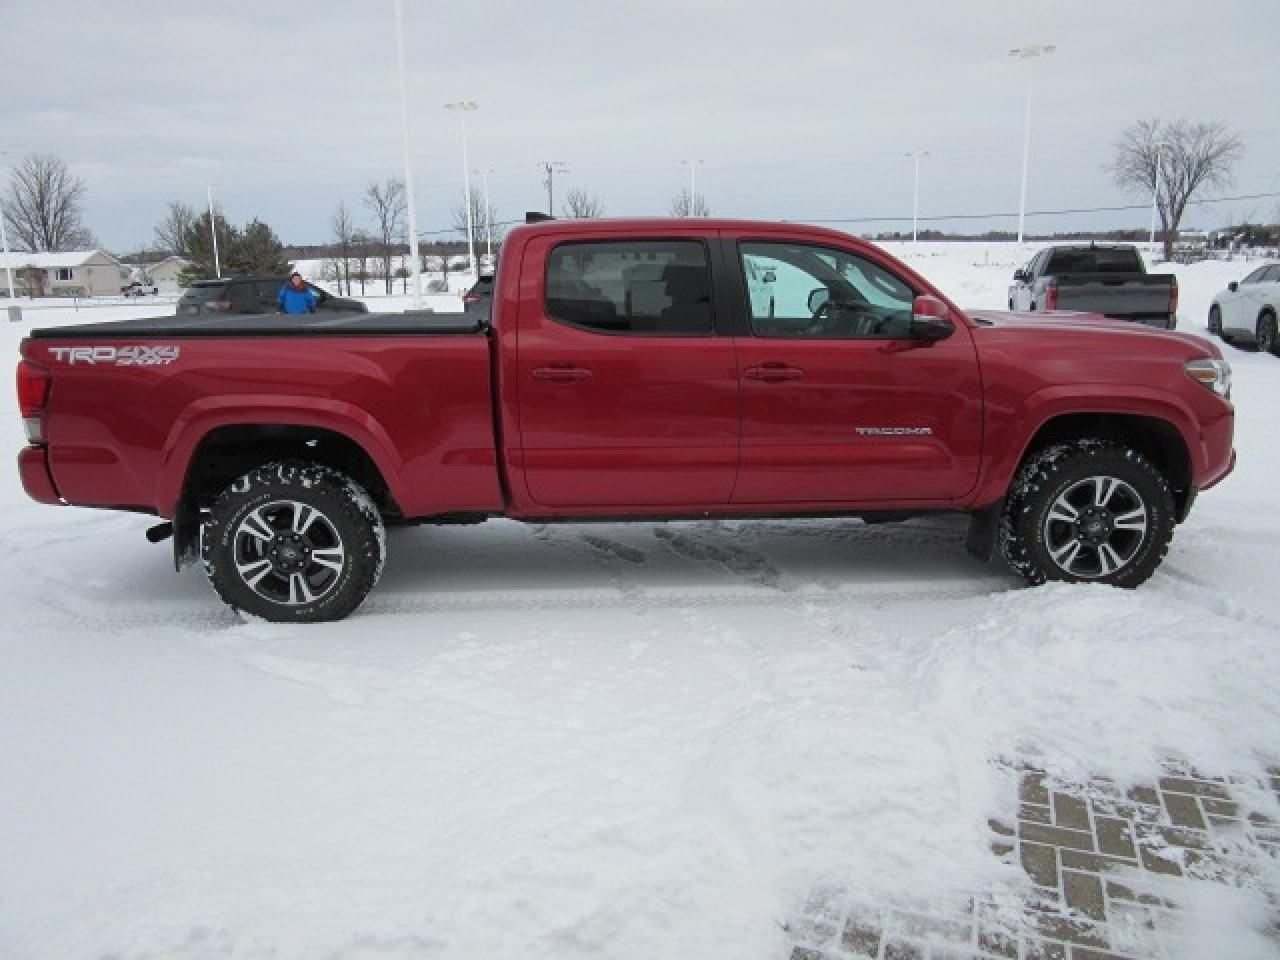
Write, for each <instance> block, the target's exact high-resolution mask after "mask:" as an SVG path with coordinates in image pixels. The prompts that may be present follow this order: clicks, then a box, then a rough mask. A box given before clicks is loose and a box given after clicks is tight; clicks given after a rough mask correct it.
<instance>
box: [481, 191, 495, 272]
mask: <svg viewBox="0 0 1280 960" xmlns="http://www.w3.org/2000/svg"><path fill="white" fill-rule="evenodd" d="M477 172H478V173H479V174H480V179H481V183H482V184H483V185H484V255H485V256H486V257H487V258H488V259H489V269H491V270H492V269H493V205H492V204H491V203H489V174H491V173H494V172H495V171H494V169H493V167H481V168H480V170H478V171H477Z"/></svg>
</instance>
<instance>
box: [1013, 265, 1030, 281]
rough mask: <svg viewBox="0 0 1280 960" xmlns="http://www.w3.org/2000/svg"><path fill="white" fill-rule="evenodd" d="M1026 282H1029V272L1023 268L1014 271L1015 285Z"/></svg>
mask: <svg viewBox="0 0 1280 960" xmlns="http://www.w3.org/2000/svg"><path fill="white" fill-rule="evenodd" d="M1026 280H1027V271H1025V270H1023V269H1022V268H1021V267H1019V268H1018V269H1017V270H1015V271H1013V282H1014V283H1025V282H1026Z"/></svg>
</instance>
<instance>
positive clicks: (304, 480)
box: [200, 462, 386, 623]
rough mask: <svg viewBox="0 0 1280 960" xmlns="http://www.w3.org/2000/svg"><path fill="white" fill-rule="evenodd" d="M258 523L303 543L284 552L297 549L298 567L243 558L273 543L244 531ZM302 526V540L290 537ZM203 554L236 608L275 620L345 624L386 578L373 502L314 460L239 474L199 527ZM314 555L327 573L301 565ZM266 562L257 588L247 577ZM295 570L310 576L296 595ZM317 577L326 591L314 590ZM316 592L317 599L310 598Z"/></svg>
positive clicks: (216, 583)
mask: <svg viewBox="0 0 1280 960" xmlns="http://www.w3.org/2000/svg"><path fill="white" fill-rule="evenodd" d="M291 510H292V511H293V513H292V514H291V513H290V512H289V511H291ZM308 510H314V511H316V516H315V517H312V515H311V514H310V513H308V512H307V511H308ZM293 517H299V518H301V519H299V520H294V519H292V518H293ZM254 518H262V519H265V521H266V526H267V530H269V531H270V532H273V533H275V534H277V539H284V540H297V541H298V542H297V543H286V544H285V545H284V548H283V549H286V550H291V551H292V553H291V556H292V557H293V558H294V560H293V562H294V563H295V564H297V566H294V567H292V568H286V569H285V570H284V571H283V572H280V571H277V569H276V567H275V564H276V561H275V560H268V559H267V558H266V557H260V558H257V559H249V560H247V561H246V559H245V558H244V556H243V554H244V552H245V551H246V550H262V551H265V550H266V549H267V547H268V546H270V545H271V544H272V543H273V541H272V540H268V539H267V538H266V537H262V536H258V535H256V534H253V533H252V532H249V533H246V530H249V529H250V528H253V529H258V530H262V529H263V528H262V526H260V520H258V519H254ZM303 522H308V526H307V527H306V529H304V532H303V536H302V537H300V538H299V537H294V536H290V534H291V532H292V531H291V528H292V527H297V526H298V525H300V524H301V523H303ZM309 537H310V538H312V539H313V540H314V541H315V542H308V538H309ZM200 551H201V558H202V559H203V561H204V567H205V573H206V574H208V577H209V582H210V583H212V584H213V588H214V590H216V591H217V592H218V596H220V597H221V598H222V599H223V601H225V602H226V603H227V604H228V605H229V606H231V607H232V608H234V609H235V610H240V611H244V612H245V613H249V614H252V615H253V616H256V617H261V618H263V619H264V620H271V621H274V622H276V623H316V622H320V621H326V620H341V619H342V618H343V617H345V616H347V615H348V614H350V613H351V612H352V611H353V610H355V609H356V607H358V606H360V604H361V603H362V602H363V601H364V598H365V597H366V596H367V595H368V593H369V591H370V590H372V589H373V587H374V584H376V583H377V581H378V577H379V576H380V575H381V573H382V565H383V562H384V560H385V558H386V533H385V530H384V528H383V524H382V517H381V515H380V514H379V511H378V508H377V506H376V505H375V504H374V502H373V500H372V499H371V498H370V497H369V495H368V494H367V493H366V492H365V490H364V489H363V488H362V487H361V486H360V485H359V484H357V483H356V482H355V481H353V480H352V479H350V478H349V477H347V476H345V475H344V474H342V473H339V472H338V471H336V470H333V469H330V468H329V467H324V466H320V465H319V464H314V463H292V462H284V463H269V464H266V465H264V466H261V467H257V468H256V469H254V470H251V471H249V472H248V473H246V474H245V475H244V476H242V477H240V478H239V479H238V480H236V481H235V482H234V483H232V484H231V485H230V486H228V487H227V488H226V489H225V490H224V491H223V492H222V493H221V494H220V495H219V496H218V498H217V500H215V501H214V503H213V505H212V507H211V508H210V509H209V510H208V512H207V513H206V517H205V520H204V522H203V524H202V526H201V530H200ZM313 551H314V552H315V554H316V555H317V556H319V555H320V554H322V553H323V554H327V560H328V562H327V563H326V564H325V566H324V567H323V568H322V567H320V566H319V565H318V562H317V563H316V564H312V565H310V566H302V565H301V564H304V563H306V562H307V561H308V560H309V558H310V555H311V553H312V552H313ZM304 554H305V557H304ZM338 554H340V555H341V556H340V558H339V557H338ZM238 558H239V562H238ZM262 564H268V566H269V567H270V569H269V570H268V572H267V573H266V574H265V575H264V576H263V577H260V578H259V583H261V584H263V586H261V587H257V588H256V587H255V586H254V585H251V584H250V582H249V580H250V579H251V578H252V575H254V574H259V573H262ZM242 568H244V569H246V570H247V574H248V575H246V574H245V573H241V569H242ZM290 570H292V571H293V572H290ZM312 570H314V571H315V573H314V574H312V573H309V571H312ZM298 571H301V573H298ZM295 573H297V575H299V576H308V577H310V579H308V581H307V588H306V590H305V591H304V589H303V588H302V586H301V584H299V586H298V588H297V589H296V590H295V586H294V579H293V577H294V575H295ZM317 580H318V581H319V588H322V589H317V588H316V587H315V583H316V581H317ZM313 589H315V596H314V598H312V597H310V596H308V595H309V594H310V593H311V592H312V590H313ZM285 591H287V594H288V595H287V596H284V595H283V594H284V593H285ZM264 592H266V593H278V594H280V595H279V596H264V595H263V594H264ZM295 597H296V600H295Z"/></svg>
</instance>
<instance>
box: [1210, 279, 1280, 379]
mask: <svg viewBox="0 0 1280 960" xmlns="http://www.w3.org/2000/svg"><path fill="white" fill-rule="evenodd" d="M1277 316H1280V263H1269V264H1266V265H1264V266H1261V267H1259V268H1258V269H1257V270H1255V271H1253V273H1251V274H1249V275H1248V276H1247V277H1245V278H1244V279H1243V280H1241V281H1240V282H1239V283H1236V282H1235V281H1232V282H1231V283H1229V284H1227V289H1225V290H1223V291H1222V292H1221V293H1219V294H1218V295H1217V296H1215V297H1214V298H1213V305H1212V306H1210V307H1209V332H1210V333H1216V334H1217V335H1218V336H1220V337H1222V339H1224V340H1232V339H1235V338H1237V337H1239V338H1241V339H1244V340H1252V341H1253V342H1254V343H1256V344H1257V345H1258V349H1259V350H1260V351H1262V352H1264V353H1274V354H1276V355H1277V356H1280V337H1277V335H1276V317H1277Z"/></svg>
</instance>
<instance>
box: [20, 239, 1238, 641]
mask: <svg viewBox="0 0 1280 960" xmlns="http://www.w3.org/2000/svg"><path fill="white" fill-rule="evenodd" d="M22 357H23V359H22V362H21V364H20V365H19V368H18V393H19V399H20V407H21V410H22V416H23V417H24V418H25V422H26V429H27V436H28V439H29V440H30V445H29V446H27V447H26V448H25V449H24V450H23V451H22V453H21V455H20V457H19V468H20V471H21V475H22V480H23V483H24V485H25V487H26V490H27V491H28V493H29V494H30V495H31V496H32V497H34V498H35V499H36V500H39V501H41V502H44V503H51V504H53V503H62V504H75V505H79V506H92V507H105V508H111V509H117V510H132V511H137V512H141V513H146V514H154V515H157V516H159V517H161V518H164V519H165V520H166V521H167V522H165V523H162V524H159V525H158V526H156V527H154V528H152V530H151V531H150V532H149V534H148V536H149V537H151V538H152V539H154V540H160V539H164V538H165V537H166V536H168V535H170V534H172V536H173V539H174V552H175V560H176V562H177V563H178V564H179V565H181V564H182V563H183V562H185V561H188V560H193V559H195V558H196V557H198V556H199V557H202V558H203V561H204V563H205V566H206V569H207V571H208V574H209V577H210V579H211V581H212V582H213V585H214V587H215V588H216V589H217V591H218V593H219V594H220V595H221V596H222V598H223V599H224V600H225V601H226V602H227V603H229V604H231V605H232V606H234V607H236V608H238V609H241V610H244V611H248V612H250V613H253V614H256V615H259V616H262V617H265V618H268V619H271V620H284V621H312V620H329V619H335V618H339V617H343V616H345V615H347V614H348V613H350V612H351V611H352V610H354V609H355V608H356V607H357V606H358V605H359V604H360V602H361V601H362V600H363V599H364V597H365V595H366V594H367V593H368V592H369V590H370V589H371V588H372V587H373V585H374V583H375V581H376V580H377V577H378V572H379V570H380V569H381V566H382V563H383V558H384V554H385V538H384V534H383V531H384V524H388V523H397V524H399V523H416V522H429V523H470V522H478V521H481V520H484V519H485V518H488V517H497V516H505V517H512V518H514V519H517V520H526V521H538V522H547V521H575V520H576V521H585V520H603V519H610V520H625V519H633V520H650V521H652V520H661V519H690V518H701V517H738V518H745V517H781V516H857V517H862V518H864V519H865V520H867V521H870V522H876V521H884V520H896V519H903V518H906V517H911V516H915V515H919V514H924V513H932V512H939V511H952V512H963V513H966V514H969V515H970V517H971V520H970V526H969V541H968V543H969V547H970V549H971V550H972V551H973V552H974V553H975V554H978V555H979V556H983V557H989V556H990V555H991V554H992V553H993V552H994V550H995V549H996V548H998V549H999V551H1000V552H1001V553H1002V554H1003V556H1004V557H1005V559H1006V560H1007V561H1008V562H1009V563H1010V564H1011V565H1012V567H1013V568H1014V569H1015V570H1016V571H1017V572H1018V573H1019V574H1021V575H1022V576H1023V577H1025V578H1026V579H1027V580H1028V581H1030V582H1032V583H1039V582H1042V581H1044V580H1046V579H1055V580H1069V581H1100V582H1104V583H1110V584H1117V585H1120V586H1134V585H1137V584H1139V583H1141V582H1142V581H1143V580H1145V579H1146V578H1147V577H1148V576H1150V575H1151V573H1152V571H1153V570H1154V569H1155V568H1156V566H1157V565H1158V564H1159V563H1160V561H1161V559H1162V557H1163V556H1164V554H1165V552H1166V550H1167V549H1168V545H1169V541H1170V538H1171V537H1172V533H1173V528H1174V525H1175V524H1176V523H1178V522H1180V521H1181V520H1182V519H1183V518H1185V516H1186V515H1187V512H1188V510H1189V509H1190V507H1191V504H1192V501H1193V500H1194V499H1195V497H1196V494H1197V492H1198V491H1200V490H1202V489H1204V488H1206V487H1209V486H1212V485H1213V484H1215V483H1217V482H1218V481H1219V480H1221V479H1222V478H1223V477H1224V476H1225V475H1226V474H1227V473H1228V472H1229V471H1230V470H1231V467H1232V465H1233V463H1234V453H1233V450H1232V430H1233V418H1234V415H1233V410H1232V406H1231V403H1230V400H1229V395H1230V371H1229V369H1228V367H1227V365H1226V363H1224V362H1223V360H1222V357H1221V354H1220V353H1219V351H1218V349H1217V347H1215V346H1214V345H1212V344H1210V343H1209V342H1207V341H1205V340H1202V339H1200V338H1199V337H1194V336H1189V335H1184V334H1177V333H1165V332H1158V331H1153V330H1150V329H1145V328H1138V327H1134V326H1132V325H1129V324H1125V323H1123V322H1118V321H1108V320H1105V319H1102V318H1098V317H1090V316H1082V315H1076V316H1072V317H1063V318H1048V319H1046V318H1044V317H1043V316H1042V315H1041V316H1036V317H1034V318H1032V317H1020V316H1018V315H1016V314H1005V313H984V312H968V313H966V312H964V311H962V310H960V309H959V308H957V307H956V306H955V305H953V304H952V303H951V302H950V301H949V300H947V299H946V298H945V297H944V296H943V295H942V294H941V293H939V292H938V291H937V290H935V289H934V288H933V287H932V286H931V285H930V284H929V283H928V282H927V281H925V280H924V279H923V278H922V277H920V276H918V275H917V274H916V273H914V272H913V271H911V270H910V269H909V268H907V267H906V266H904V265H903V264H901V263H899V262H897V261H896V260H894V259H893V258H892V257H890V256H888V255H886V254H885V253H884V252H883V251H881V250H879V249H878V248H876V247H875V246H873V245H871V244H868V243H864V242H862V241H859V240H856V239H854V238H852V237H849V236H847V235H845V234H841V233H837V232H834V231H830V230H823V229H818V228H814V227H806V226H799V225H793V224H770V223H752V222H740V221H729V220H615V221H608V220H593V221H559V222H556V221H551V222H539V223H531V224H527V225H524V226H521V227H518V228H516V229H514V230H512V231H511V233H510V235H509V236H508V238H507V240H506V243H505V244H504V246H503V250H502V257H501V262H500V266H499V269H498V273H497V276H496V278H495V283H494V296H493V309H492V315H491V318H484V319H474V318H469V317H464V316H454V317H449V316H440V315H432V314H416V313H405V314H386V315H379V314H360V315H351V316H324V317H322V316H320V315H318V314H317V315H316V316H308V317H279V316H230V317H221V316H219V317H199V318H196V317H192V318H188V317H165V318H160V319H154V320H127V321H120V322H115V323H99V324H90V325H83V326H75V327H61V328H56V329H46V330H36V331H33V333H32V335H31V337H30V338H29V339H27V340H25V341H23V344H22Z"/></svg>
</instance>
